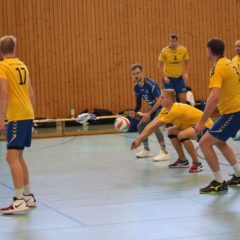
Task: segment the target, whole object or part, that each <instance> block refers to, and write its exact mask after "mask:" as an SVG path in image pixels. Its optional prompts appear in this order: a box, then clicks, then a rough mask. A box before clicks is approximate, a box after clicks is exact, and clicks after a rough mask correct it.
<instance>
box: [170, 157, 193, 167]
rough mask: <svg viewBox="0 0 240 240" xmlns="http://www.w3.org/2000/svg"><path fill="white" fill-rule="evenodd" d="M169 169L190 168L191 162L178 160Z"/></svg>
mask: <svg viewBox="0 0 240 240" xmlns="http://www.w3.org/2000/svg"><path fill="white" fill-rule="evenodd" d="M168 167H169V168H189V162H188V160H184V161H183V160H180V159H178V160H177V161H175V162H174V163H172V164H169V165H168Z"/></svg>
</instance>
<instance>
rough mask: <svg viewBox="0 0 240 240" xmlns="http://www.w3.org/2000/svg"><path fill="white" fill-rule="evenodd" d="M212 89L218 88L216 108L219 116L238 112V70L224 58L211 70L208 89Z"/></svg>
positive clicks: (239, 96) (239, 75)
mask: <svg viewBox="0 0 240 240" xmlns="http://www.w3.org/2000/svg"><path fill="white" fill-rule="evenodd" d="M214 87H216V88H220V98H219V100H218V104H217V106H218V109H219V112H220V114H221V115H223V114H230V113H235V112H240V70H239V69H238V67H237V65H236V64H235V63H233V62H232V61H231V60H230V59H228V58H226V57H222V58H220V59H219V60H218V61H217V63H216V65H214V66H213V67H212V69H211V72H210V84H209V88H214Z"/></svg>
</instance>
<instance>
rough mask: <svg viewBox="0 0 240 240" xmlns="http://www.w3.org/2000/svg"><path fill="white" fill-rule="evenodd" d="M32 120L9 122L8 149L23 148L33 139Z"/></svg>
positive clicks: (29, 144) (28, 145)
mask: <svg viewBox="0 0 240 240" xmlns="http://www.w3.org/2000/svg"><path fill="white" fill-rule="evenodd" d="M32 126H33V123H32V120H20V121H14V122H9V123H8V126H7V149H18V150H22V149H24V147H30V146H31V141H32Z"/></svg>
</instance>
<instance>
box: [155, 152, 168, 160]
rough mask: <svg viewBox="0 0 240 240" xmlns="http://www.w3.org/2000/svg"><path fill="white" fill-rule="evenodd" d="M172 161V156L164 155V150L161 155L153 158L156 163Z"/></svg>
mask: <svg viewBox="0 0 240 240" xmlns="http://www.w3.org/2000/svg"><path fill="white" fill-rule="evenodd" d="M169 159H170V156H169V154H168V153H164V152H163V151H162V150H161V151H160V153H159V154H158V155H157V156H156V157H154V158H153V161H154V162H160V161H167V160H169Z"/></svg>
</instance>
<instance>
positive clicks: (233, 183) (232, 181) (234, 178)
mask: <svg viewBox="0 0 240 240" xmlns="http://www.w3.org/2000/svg"><path fill="white" fill-rule="evenodd" d="M238 184H240V177H237V176H235V174H233V175H232V178H231V179H230V180H228V181H227V185H228V186H236V185H238Z"/></svg>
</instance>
